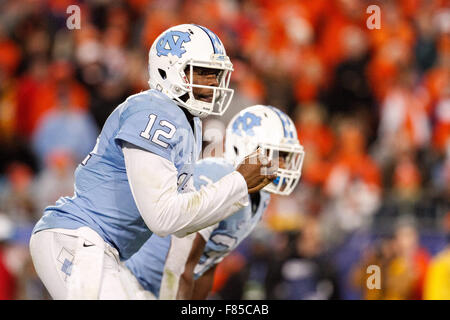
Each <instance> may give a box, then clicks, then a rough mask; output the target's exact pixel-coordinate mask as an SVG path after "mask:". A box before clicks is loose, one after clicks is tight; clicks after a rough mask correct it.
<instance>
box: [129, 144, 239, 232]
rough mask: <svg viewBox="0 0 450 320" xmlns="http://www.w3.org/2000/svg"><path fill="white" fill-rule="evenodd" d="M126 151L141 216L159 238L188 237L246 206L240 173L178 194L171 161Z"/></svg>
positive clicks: (134, 150)
mask: <svg viewBox="0 0 450 320" xmlns="http://www.w3.org/2000/svg"><path fill="white" fill-rule="evenodd" d="M123 150H124V156H125V164H126V169H127V176H128V180H129V182H130V187H131V190H132V192H133V196H134V199H135V202H136V205H137V207H138V209H139V212H140V213H141V215H142V217H143V219H144V221H145V223H146V224H147V226H148V227H149V228H150V230H152V231H153V232H154V233H156V234H158V235H160V236H163V237H164V236H167V235H169V234H175V235H177V236H179V237H182V236H185V235H187V234H189V233H193V232H195V231H198V230H200V229H203V228H205V227H207V226H210V225H212V224H215V223H217V222H219V221H220V220H223V219H225V218H227V217H228V216H230V215H231V214H233V213H234V212H236V211H237V210H239V209H240V208H242V207H243V206H245V205H247V202H248V193H247V192H248V191H247V184H246V182H245V180H244V178H243V177H242V176H241V175H240V174H239V173H238V172H233V173H231V174H229V175H227V176H225V177H223V178H222V179H221V180H219V181H217V182H216V183H213V184H210V185H208V186H204V187H202V188H201V189H200V190H198V191H193V192H187V193H179V192H178V191H177V171H176V168H175V167H174V165H173V164H172V163H171V162H170V161H167V160H166V159H163V158H161V157H159V156H157V155H154V154H152V153H149V152H146V151H143V150H141V149H137V148H128V147H124V148H123ZM155 168H158V170H157V171H155Z"/></svg>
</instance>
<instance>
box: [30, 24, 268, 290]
mask: <svg viewBox="0 0 450 320" xmlns="http://www.w3.org/2000/svg"><path fill="white" fill-rule="evenodd" d="M231 71H232V64H231V62H230V60H229V58H228V57H227V56H226V53H225V49H224V48H223V45H222V43H221V42H220V40H219V39H218V37H217V36H215V34H214V33H212V32H211V31H210V30H208V29H206V28H204V27H201V26H197V25H179V26H175V27H172V28H170V29H168V30H167V31H165V32H163V33H162V34H161V35H160V36H159V37H158V38H157V39H156V40H155V42H154V44H153V45H152V47H151V49H150V52H149V75H150V81H149V84H150V90H147V91H144V92H141V93H138V94H136V95H133V96H131V97H129V98H128V99H127V100H126V101H125V102H123V103H122V104H121V105H119V106H118V107H117V108H116V109H115V110H114V111H113V112H112V113H111V115H110V116H109V117H108V119H107V121H106V122H105V124H104V127H103V129H102V131H101V133H100V135H99V137H98V139H97V144H96V145H95V147H94V149H93V150H92V152H91V153H90V154H89V155H88V156H87V157H86V159H85V160H84V161H83V162H82V163H81V164H80V165H79V166H78V168H77V169H76V171H75V193H74V195H73V196H72V197H64V198H61V199H59V200H58V201H57V203H56V204H55V205H52V206H49V207H47V208H46V209H45V214H44V216H43V217H42V218H41V219H40V221H39V222H38V223H37V224H36V226H35V228H34V230H33V235H32V237H31V240H30V252H31V256H32V259H33V263H34V266H35V269H36V271H37V273H38V275H39V277H40V278H41V280H42V281H43V283H44V284H45V286H46V287H47V289H48V291H49V293H50V294H51V296H52V297H53V298H54V299H64V298H69V299H99V298H100V299H135V298H139V296H137V295H136V290H135V286H136V285H137V282H136V281H135V279H134V277H132V276H131V274H129V272H128V271H127V269H126V267H125V266H124V264H123V263H122V262H121V261H122V260H125V259H128V258H129V257H131V256H132V255H133V254H134V253H135V252H136V251H137V250H138V249H139V248H140V247H141V246H142V244H143V243H145V241H146V240H147V239H148V238H149V237H150V236H151V235H152V233H155V234H158V235H160V236H167V235H169V234H175V235H177V236H179V237H183V236H186V235H187V234H190V233H193V232H196V231H198V230H200V229H202V228H205V227H207V226H210V225H213V224H215V223H217V222H218V221H220V220H222V219H223V218H226V217H227V215H226V214H229V213H228V212H226V211H223V210H222V209H221V207H225V208H226V207H229V208H233V209H234V208H241V207H243V206H245V205H246V203H247V197H248V192H253V191H258V190H259V189H260V188H262V187H264V186H265V185H267V184H268V183H269V182H270V180H273V179H274V178H275V177H276V175H274V174H270V172H268V173H266V175H263V174H261V169H262V168H264V167H265V168H267V166H268V165H267V164H266V165H264V166H263V165H262V164H261V161H263V160H264V159H262V158H261V157H260V156H259V155H258V154H256V153H255V154H253V155H251V157H250V158H252V157H253V158H252V159H255V161H253V162H252V161H247V163H244V164H242V165H241V166H239V167H238V168H237V170H236V171H233V172H231V173H230V174H228V175H226V176H224V177H223V179H220V180H219V181H217V183H215V184H214V185H208V186H206V187H204V188H202V189H200V190H198V191H196V190H195V188H194V186H193V181H192V179H191V177H192V175H193V169H194V164H195V162H196V161H197V159H198V156H199V154H200V151H201V144H202V139H201V137H202V134H201V120H200V118H201V117H205V116H207V115H209V114H216V115H221V114H223V112H224V111H225V110H226V108H227V107H228V105H229V103H230V99H231V97H232V93H233V91H232V90H231V89H229V88H228V85H229V79H230V74H231ZM248 162H250V163H248ZM229 199H231V201H230V200H229ZM234 210H235V209H234ZM224 214H225V215H224ZM130 279H131V280H130ZM133 280H134V282H133Z"/></svg>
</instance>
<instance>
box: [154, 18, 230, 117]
mask: <svg viewBox="0 0 450 320" xmlns="http://www.w3.org/2000/svg"><path fill="white" fill-rule="evenodd" d="M148 61H149V63H148V69H149V76H150V80H149V82H148V83H149V85H150V88H151V89H156V90H158V91H161V92H163V93H164V94H166V95H167V96H169V97H170V98H171V99H173V100H175V102H176V103H177V104H178V105H179V106H180V107H184V108H186V109H187V110H188V111H189V112H190V113H191V114H192V115H194V116H197V117H206V116H208V115H210V114H211V115H219V116H221V115H222V114H223V113H224V112H225V111H226V109H227V108H228V106H229V105H230V102H231V99H232V97H233V89H229V88H228V86H229V84H230V77H231V72H232V71H233V64H232V63H231V61H230V58H229V57H228V56H227V54H226V52H225V48H224V46H223V44H222V42H221V41H220V39H219V38H218V37H217V35H216V34H215V33H213V32H212V31H211V30H209V29H207V28H205V27H202V26H199V25H195V24H182V25H178V26H175V27H172V28H169V29H167V30H166V31H164V32H163V33H162V34H161V35H159V36H158V38H156V40H155V41H154V42H153V45H152V47H151V48H150V51H149V57H148ZM187 66H189V67H190V71H189V72H190V77H189V79H190V81H188V78H187V77H186V74H185V72H184V70H185V68H186V67H187ZM194 67H202V68H213V69H219V70H221V71H220V73H219V76H218V82H219V86H218V87H214V86H206V85H198V84H195V83H193V76H192V73H193V68H194ZM193 88H207V89H211V90H212V91H213V98H212V101H211V102H206V101H201V100H197V99H195V97H194V94H193Z"/></svg>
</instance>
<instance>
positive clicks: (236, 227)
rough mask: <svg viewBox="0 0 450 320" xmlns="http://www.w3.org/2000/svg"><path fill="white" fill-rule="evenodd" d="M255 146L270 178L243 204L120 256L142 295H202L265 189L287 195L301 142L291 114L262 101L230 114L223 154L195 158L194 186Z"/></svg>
mask: <svg viewBox="0 0 450 320" xmlns="http://www.w3.org/2000/svg"><path fill="white" fill-rule="evenodd" d="M257 148H261V149H262V150H264V151H265V153H266V154H267V155H268V157H269V159H273V163H274V164H278V169H277V175H278V177H277V178H276V180H274V181H273V182H272V183H270V184H269V185H267V186H266V187H264V188H263V189H262V190H261V191H260V192H257V193H253V194H250V195H249V205H247V206H246V207H244V208H242V209H238V210H237V212H236V213H235V214H233V215H231V216H229V217H228V218H226V219H224V220H222V221H220V222H219V223H218V224H216V225H213V226H211V227H208V228H205V229H202V230H200V231H199V232H198V233H197V235H196V236H195V238H194V236H192V237H190V238H189V237H186V238H183V239H177V238H175V237H171V236H167V237H158V236H154V237H152V238H150V239H149V240H148V241H147V242H146V243H145V244H144V245H143V246H142V247H141V249H140V250H139V251H138V252H137V253H136V254H134V255H133V256H132V257H131V259H129V260H127V261H126V266H127V267H128V268H129V269H130V270H131V272H132V273H133V274H134V275H135V276H136V278H137V279H138V281H139V283H140V286H141V287H142V290H141V294H142V295H145V293H144V291H147V294H148V296H150V297H153V296H155V297H158V298H161V299H205V298H206V297H207V295H208V293H209V292H210V290H211V287H212V281H213V275H214V270H215V267H216V265H217V264H218V263H219V262H220V261H222V259H223V258H224V257H225V256H226V255H228V254H229V253H230V252H231V251H233V250H234V249H235V248H236V247H237V246H238V245H239V244H240V243H241V242H242V241H243V240H244V239H245V238H246V237H247V236H248V235H249V234H250V233H251V231H252V230H254V229H255V227H256V225H257V224H258V222H259V221H260V220H261V217H262V215H263V213H264V211H265V210H266V208H267V206H268V204H269V201H270V193H275V194H280V195H289V194H290V193H291V192H292V191H293V190H294V188H295V187H296V185H297V183H298V181H299V179H300V175H301V167H302V163H303V157H304V151H303V147H302V146H301V145H300V142H299V141H298V138H297V132H296V129H295V126H294V124H293V122H292V120H291V119H290V118H289V117H288V116H287V115H286V114H285V113H283V112H282V111H280V110H279V109H277V108H274V107H271V106H262V105H256V106H252V107H248V108H246V109H244V110H242V111H241V112H240V113H238V114H237V115H236V116H234V117H233V119H232V120H231V122H230V123H229V125H228V127H227V130H226V138H225V157H226V159H224V158H205V159H203V160H201V161H199V162H198V163H197V164H196V166H195V169H194V185H195V188H197V189H200V188H201V187H202V186H207V185H209V184H212V183H215V182H216V181H219V180H220V179H221V178H222V177H224V176H226V175H227V174H229V173H230V172H233V170H234V166H235V165H236V164H237V163H239V162H240V161H241V159H242V158H243V157H245V155H247V154H250V153H251V152H253V151H254V150H256V149H257ZM189 241H191V244H189ZM148 292H150V293H151V294H149V293H148Z"/></svg>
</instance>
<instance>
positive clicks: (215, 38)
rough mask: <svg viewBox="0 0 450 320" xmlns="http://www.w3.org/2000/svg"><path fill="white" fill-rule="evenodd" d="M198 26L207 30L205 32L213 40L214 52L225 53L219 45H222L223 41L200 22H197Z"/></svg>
mask: <svg viewBox="0 0 450 320" xmlns="http://www.w3.org/2000/svg"><path fill="white" fill-rule="evenodd" d="M196 26H197V27H199V28H200V29H202V30H203V31H205V33H206V34H207V35H208V37H209V40H211V45H212V47H213V50H214V53H218V54H223V51H222V50H221V48H220V47H219V48H218V47H217V46H219V45H220V46H222V42H221V41H220V39H219V37H218V36H217V35H216V34H215V33H214V32H212V31H211V30H209V29H207V28H205V27H203V26H200V25H198V24H196ZM219 49H220V50H219Z"/></svg>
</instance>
